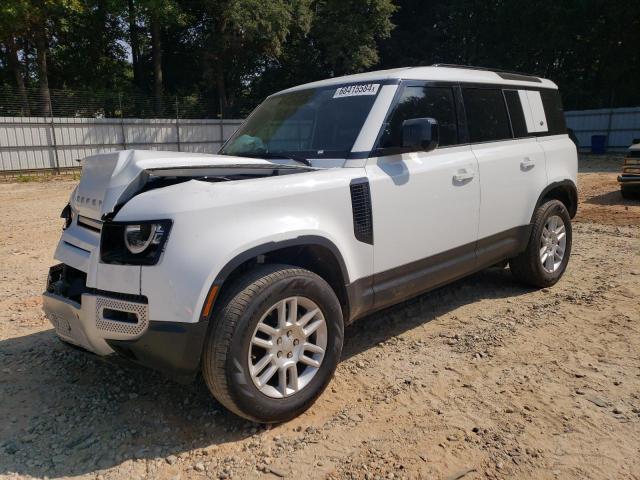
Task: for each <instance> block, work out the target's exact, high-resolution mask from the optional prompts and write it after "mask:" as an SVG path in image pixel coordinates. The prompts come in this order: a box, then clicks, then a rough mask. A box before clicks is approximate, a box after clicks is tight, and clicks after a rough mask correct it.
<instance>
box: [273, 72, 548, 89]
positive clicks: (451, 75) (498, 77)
mask: <svg viewBox="0 0 640 480" xmlns="http://www.w3.org/2000/svg"><path fill="white" fill-rule="evenodd" d="M529 78H530V79H531V80H529ZM389 80H432V81H447V82H466V83H488V84H494V85H495V84H500V85H509V86H515V87H537V88H553V89H557V88H558V86H557V85H556V84H555V83H553V82H552V81H551V80H547V79H544V78H540V77H533V76H529V75H525V74H516V73H511V72H502V71H499V70H496V71H492V70H487V69H482V68H474V67H464V66H458V65H449V66H444V65H443V66H438V65H434V66H431V67H403V68H394V69H390V70H378V71H375V72H366V73H358V74H355V75H347V76H344V77H335V78H329V79H326V80H320V81H318V82H311V83H306V84H304V85H298V86H296V87H292V88H289V89H286V90H282V91H281V92H278V93H284V92H293V91H296V90H306V89H308V88H319V87H328V86H331V85H341V84H345V83H359V82H375V81H389Z"/></svg>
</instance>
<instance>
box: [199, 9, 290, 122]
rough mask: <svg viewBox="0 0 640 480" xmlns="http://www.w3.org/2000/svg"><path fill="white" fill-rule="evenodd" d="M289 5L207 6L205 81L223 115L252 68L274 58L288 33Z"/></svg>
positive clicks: (204, 33) (249, 75)
mask: <svg viewBox="0 0 640 480" xmlns="http://www.w3.org/2000/svg"><path fill="white" fill-rule="evenodd" d="M292 3H295V2H290V1H286V0H271V1H269V2H263V1H262V0H221V1H216V2H207V3H206V5H205V8H206V10H205V18H204V28H203V35H204V46H205V52H204V57H205V62H206V64H207V68H206V70H205V72H204V73H205V78H206V79H208V80H210V81H213V84H214V85H215V86H216V90H217V94H218V99H219V103H220V112H221V113H222V115H226V114H227V113H228V111H229V110H230V109H231V108H232V107H233V104H234V101H235V99H236V97H237V95H238V93H239V90H240V89H241V88H242V85H243V82H247V81H250V77H251V76H252V75H254V74H255V66H256V64H257V63H258V62H260V61H262V60H263V59H264V58H276V57H277V56H278V55H279V54H280V52H281V50H282V46H283V44H284V42H285V39H286V37H287V34H288V33H289V28H290V22H291V18H292Z"/></svg>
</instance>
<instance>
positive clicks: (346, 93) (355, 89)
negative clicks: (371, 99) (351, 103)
mask: <svg viewBox="0 0 640 480" xmlns="http://www.w3.org/2000/svg"><path fill="white" fill-rule="evenodd" d="M379 87H380V84H379V83H367V84H358V85H347V86H345V87H340V88H338V89H337V90H336V93H334V94H333V98H343V97H355V96H357V95H375V94H376V93H378V88H379Z"/></svg>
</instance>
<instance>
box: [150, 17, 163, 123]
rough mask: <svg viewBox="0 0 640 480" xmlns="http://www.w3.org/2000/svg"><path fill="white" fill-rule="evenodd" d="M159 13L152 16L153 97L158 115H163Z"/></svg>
mask: <svg viewBox="0 0 640 480" xmlns="http://www.w3.org/2000/svg"><path fill="white" fill-rule="evenodd" d="M160 35H161V28H160V19H159V18H158V12H157V11H154V12H153V13H152V15H151V47H152V50H153V52H152V53H153V55H152V56H153V95H154V97H155V111H156V115H161V114H162V39H161V38H160Z"/></svg>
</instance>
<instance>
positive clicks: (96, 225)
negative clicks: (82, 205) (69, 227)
mask: <svg viewBox="0 0 640 480" xmlns="http://www.w3.org/2000/svg"><path fill="white" fill-rule="evenodd" d="M78 226H79V227H83V228H86V229H87V230H91V231H92V232H96V233H100V232H101V231H102V222H101V221H100V220H93V219H92V218H87V217H83V216H81V215H78Z"/></svg>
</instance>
